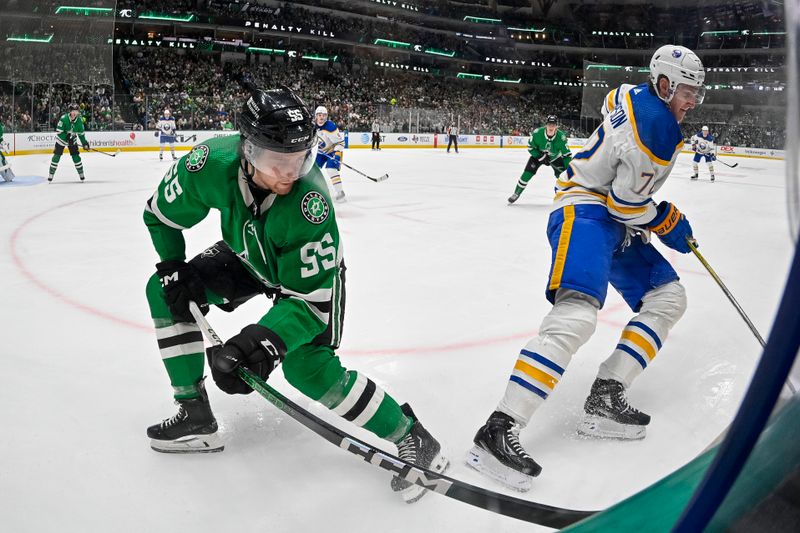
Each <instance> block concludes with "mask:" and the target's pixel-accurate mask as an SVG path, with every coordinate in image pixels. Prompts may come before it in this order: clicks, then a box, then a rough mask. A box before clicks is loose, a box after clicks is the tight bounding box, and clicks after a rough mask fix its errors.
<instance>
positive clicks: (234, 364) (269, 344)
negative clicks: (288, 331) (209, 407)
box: [206, 324, 286, 394]
mask: <svg viewBox="0 0 800 533" xmlns="http://www.w3.org/2000/svg"><path fill="white" fill-rule="evenodd" d="M206 354H207V355H208V365H209V366H210V367H211V377H212V378H214V382H215V383H216V384H217V387H219V389H220V390H221V391H223V392H227V393H228V394H250V393H251V392H253V389H252V388H250V385H248V384H247V383H245V382H244V381H242V380H241V379H240V378H239V376H238V375H237V374H236V369H237V368H238V367H239V366H245V367H247V368H249V369H250V370H251V371H253V373H255V374H256V375H258V376H259V377H260V378H261V379H267V378H268V377H269V375H270V374H271V373H272V371H273V370H275V368H276V367H277V366H278V365H279V364H280V363H281V361H283V358H284V357H285V356H286V345H285V344H284V343H283V340H281V338H280V337H278V335H277V334H276V333H275V332H274V331H272V330H271V329H269V328H265V327H264V326H260V325H258V324H250V325H249V326H247V327H245V328H244V329H243V330H242V332H241V333H239V334H238V335H234V336H233V337H231V338H230V339H228V342H226V343H225V344H224V345H222V346H213V347H211V348H209V349H208V350H206Z"/></svg>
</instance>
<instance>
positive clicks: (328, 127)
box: [317, 120, 344, 154]
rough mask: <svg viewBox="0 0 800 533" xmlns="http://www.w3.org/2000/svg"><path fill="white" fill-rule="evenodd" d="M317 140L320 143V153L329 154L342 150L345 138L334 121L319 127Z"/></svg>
mask: <svg viewBox="0 0 800 533" xmlns="http://www.w3.org/2000/svg"><path fill="white" fill-rule="evenodd" d="M317 140H318V141H319V151H320V152H324V153H326V154H329V153H331V152H334V151H335V152H338V151H340V150H341V149H342V148H341V144H342V143H344V136H343V135H342V132H341V131H339V128H337V127H336V124H335V123H334V122H333V121H332V120H328V121H326V122H325V124H323V125H322V126H319V127H317Z"/></svg>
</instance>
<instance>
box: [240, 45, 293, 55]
mask: <svg viewBox="0 0 800 533" xmlns="http://www.w3.org/2000/svg"><path fill="white" fill-rule="evenodd" d="M247 51H248V52H259V53H261V54H270V55H283V54H285V53H286V50H281V49H279V48H259V47H258V46H250V47H248V48H247Z"/></svg>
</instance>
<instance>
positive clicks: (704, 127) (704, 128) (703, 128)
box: [700, 126, 708, 131]
mask: <svg viewBox="0 0 800 533" xmlns="http://www.w3.org/2000/svg"><path fill="white" fill-rule="evenodd" d="M700 129H701V130H703V131H708V126H703V127H702V128H700Z"/></svg>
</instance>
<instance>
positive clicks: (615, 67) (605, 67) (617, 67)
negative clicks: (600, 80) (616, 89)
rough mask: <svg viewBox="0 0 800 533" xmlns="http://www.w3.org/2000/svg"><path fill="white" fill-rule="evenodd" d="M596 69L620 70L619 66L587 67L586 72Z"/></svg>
mask: <svg viewBox="0 0 800 533" xmlns="http://www.w3.org/2000/svg"><path fill="white" fill-rule="evenodd" d="M593 68H596V69H597V70H620V69H621V68H622V66H620V65H587V66H586V70H589V69H593Z"/></svg>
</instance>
